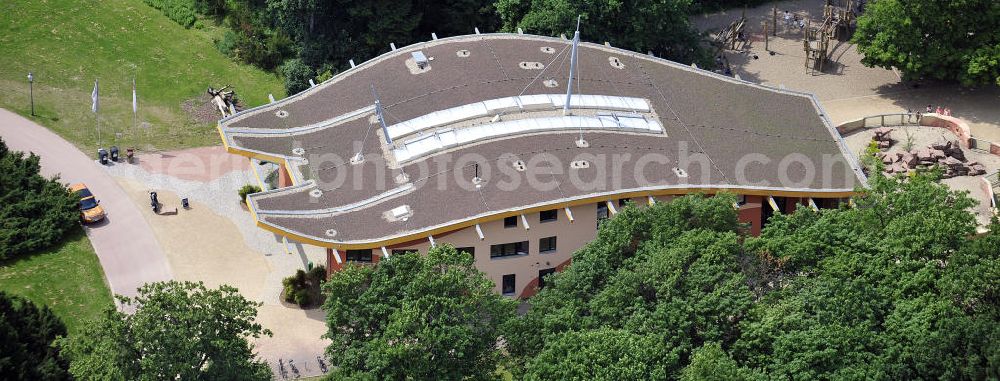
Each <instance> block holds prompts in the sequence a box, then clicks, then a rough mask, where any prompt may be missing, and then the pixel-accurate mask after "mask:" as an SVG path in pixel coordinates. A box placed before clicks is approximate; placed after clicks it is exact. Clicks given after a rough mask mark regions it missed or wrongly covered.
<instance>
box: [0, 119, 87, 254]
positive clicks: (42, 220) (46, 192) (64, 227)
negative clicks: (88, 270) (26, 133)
mask: <svg viewBox="0 0 1000 381" xmlns="http://www.w3.org/2000/svg"><path fill="white" fill-rule="evenodd" d="M39 160H41V159H39V157H38V156H35V154H30V155H27V156H26V155H25V154H24V153H23V152H13V151H10V150H8V149H7V145H6V144H5V143H4V142H3V139H2V138H0V173H2V175H0V200H3V202H0V222H2V226H3V227H2V228H0V259H8V258H11V257H14V256H17V255H23V254H27V253H30V252H33V251H37V250H41V249H44V248H46V247H49V246H51V245H53V244H55V243H57V242H59V241H60V240H61V239H62V238H63V236H65V235H66V233H67V232H69V231H70V230H71V229H78V228H79V226H80V224H79V221H80V207H79V205H80V199H79V198H78V197H77V196H76V195H74V194H72V193H70V192H69V190H67V189H66V187H65V186H64V185H63V184H60V183H59V181H58V179H57V178H52V179H46V178H44V177H42V176H41V175H39V174H38V171H39V169H40V167H39Z"/></svg>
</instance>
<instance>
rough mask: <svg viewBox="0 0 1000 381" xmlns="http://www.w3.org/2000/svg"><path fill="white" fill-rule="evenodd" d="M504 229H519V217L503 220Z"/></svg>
mask: <svg viewBox="0 0 1000 381" xmlns="http://www.w3.org/2000/svg"><path fill="white" fill-rule="evenodd" d="M503 227H505V228H516V227H517V216H510V217H507V218H504V219H503Z"/></svg>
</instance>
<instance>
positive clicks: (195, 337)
mask: <svg viewBox="0 0 1000 381" xmlns="http://www.w3.org/2000/svg"><path fill="white" fill-rule="evenodd" d="M118 300H119V302H120V304H121V305H122V307H123V308H124V309H126V310H134V312H133V313H126V312H120V311H118V310H116V309H114V308H111V309H108V310H107V311H105V313H104V317H103V318H102V319H100V320H98V321H95V322H93V323H92V324H90V325H88V326H87V327H85V328H84V331H83V332H82V333H81V334H80V335H78V336H76V337H71V338H69V339H68V340H65V341H64V342H63V343H62V346H63V351H64V353H65V354H67V355H68V357H69V358H70V359H71V366H70V372H71V373H72V374H73V376H74V377H76V378H77V379H80V380H166V379H170V380H173V379H178V380H270V379H271V370H270V368H269V367H268V366H267V364H266V363H264V362H262V361H260V360H258V359H257V358H256V355H255V354H254V353H253V346H252V345H251V344H250V343H249V341H248V338H251V337H253V338H256V337H260V336H261V335H270V331H268V330H265V329H263V328H262V327H261V326H260V324H258V323H256V322H255V321H254V320H255V318H256V315H257V307H259V306H260V304H259V303H255V302H251V301H248V300H246V299H245V298H243V297H242V296H241V295H239V293H238V292H237V290H236V289H235V288H233V287H229V286H222V287H220V288H218V289H207V288H205V286H204V285H203V284H201V283H200V282H199V283H192V282H177V281H169V282H157V283H148V284H146V285H144V286H142V288H140V289H139V294H138V295H137V296H136V297H134V298H130V297H124V296H118Z"/></svg>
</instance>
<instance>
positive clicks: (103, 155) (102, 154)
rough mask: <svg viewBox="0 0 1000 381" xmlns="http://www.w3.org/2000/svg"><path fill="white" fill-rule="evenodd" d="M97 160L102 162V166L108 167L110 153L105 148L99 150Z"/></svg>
mask: <svg viewBox="0 0 1000 381" xmlns="http://www.w3.org/2000/svg"><path fill="white" fill-rule="evenodd" d="M97 160H98V161H100V162H101V165H108V151H107V150H105V149H104V148H100V149H98V150H97Z"/></svg>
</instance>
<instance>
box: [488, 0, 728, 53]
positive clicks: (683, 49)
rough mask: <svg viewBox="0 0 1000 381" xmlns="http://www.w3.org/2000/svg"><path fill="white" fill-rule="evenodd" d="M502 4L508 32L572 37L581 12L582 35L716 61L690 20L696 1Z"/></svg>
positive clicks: (519, 0) (508, 0) (521, 0)
mask: <svg viewBox="0 0 1000 381" xmlns="http://www.w3.org/2000/svg"><path fill="white" fill-rule="evenodd" d="M496 8H497V12H498V13H499V15H500V20H501V22H502V24H501V25H502V29H503V30H504V31H507V32H513V31H515V30H517V28H522V29H523V30H524V31H526V32H528V33H534V34H540V35H547V36H558V35H559V34H561V33H565V34H566V35H567V36H572V35H573V31H574V30H575V28H576V19H577V16H578V15H579V16H581V17H582V26H581V28H580V29H581V30H580V35H581V38H582V39H585V40H588V41H595V42H601V41H607V42H610V43H611V44H612V45H614V46H618V47H621V48H624V49H628V50H633V51H637V52H642V53H646V52H653V53H654V54H656V55H657V56H659V57H664V58H667V59H670V60H675V61H679V62H682V63H685V64H689V63H692V62H696V63H698V64H700V65H703V66H704V65H709V64H711V62H712V61H711V57H710V55H708V53H707V52H706V50H705V49H704V48H703V47H702V46H701V40H702V39H701V36H700V34H699V33H698V32H697V31H696V30H695V29H694V27H693V26H692V25H691V23H690V21H689V20H688V16H690V15H691V13H692V11H693V8H692V2H691V0H628V1H609V0H585V1H567V0H497V2H496Z"/></svg>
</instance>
